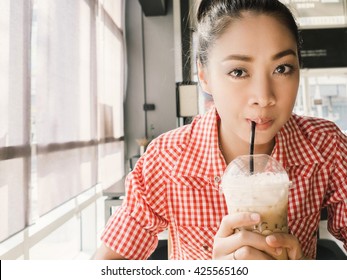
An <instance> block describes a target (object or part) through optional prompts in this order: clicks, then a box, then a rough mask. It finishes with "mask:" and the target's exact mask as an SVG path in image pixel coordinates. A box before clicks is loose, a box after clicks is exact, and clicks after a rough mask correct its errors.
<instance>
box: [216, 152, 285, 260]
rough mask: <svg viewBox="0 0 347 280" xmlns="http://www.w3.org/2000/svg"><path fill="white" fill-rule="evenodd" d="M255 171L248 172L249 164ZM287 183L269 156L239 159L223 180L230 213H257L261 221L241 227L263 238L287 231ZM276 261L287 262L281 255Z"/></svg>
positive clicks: (229, 168)
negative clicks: (259, 234)
mask: <svg viewBox="0 0 347 280" xmlns="http://www.w3.org/2000/svg"><path fill="white" fill-rule="evenodd" d="M250 157H253V158H252V164H254V171H253V172H252V174H250V172H249V164H250V162H251V160H250ZM289 185H290V181H289V178H288V175H287V173H286V171H285V170H284V169H283V167H282V166H281V165H280V163H278V162H277V161H276V160H275V159H274V158H272V157H270V156H268V155H254V156H241V157H238V158H236V159H235V160H234V161H233V162H231V163H230V164H229V165H228V167H227V169H226V171H225V173H224V175H223V178H222V189H223V193H224V196H225V200H226V203H227V207H228V212H229V214H232V213H236V212H257V213H259V214H260V217H261V222H260V223H259V224H258V225H255V226H252V227H248V228H244V229H247V230H251V231H254V232H258V233H261V234H263V235H269V234H272V233H274V232H285V233H286V232H288V226H287V208H288V188H289ZM278 259H287V255H286V253H285V250H284V253H283V254H282V255H281V256H279V257H278Z"/></svg>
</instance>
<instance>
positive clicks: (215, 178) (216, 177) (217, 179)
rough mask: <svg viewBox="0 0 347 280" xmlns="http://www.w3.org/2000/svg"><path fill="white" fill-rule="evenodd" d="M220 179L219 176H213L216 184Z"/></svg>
mask: <svg viewBox="0 0 347 280" xmlns="http://www.w3.org/2000/svg"><path fill="white" fill-rule="evenodd" d="M220 181H221V178H220V177H219V176H215V177H214V183H215V184H216V185H218V184H219V183H220Z"/></svg>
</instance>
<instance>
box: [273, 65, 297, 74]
mask: <svg viewBox="0 0 347 280" xmlns="http://www.w3.org/2000/svg"><path fill="white" fill-rule="evenodd" d="M292 71H293V66H292V65H289V64H283V65H280V66H278V67H277V68H276V69H275V73H277V74H290V73H291V72H292Z"/></svg>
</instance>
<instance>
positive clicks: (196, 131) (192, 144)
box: [171, 107, 226, 180]
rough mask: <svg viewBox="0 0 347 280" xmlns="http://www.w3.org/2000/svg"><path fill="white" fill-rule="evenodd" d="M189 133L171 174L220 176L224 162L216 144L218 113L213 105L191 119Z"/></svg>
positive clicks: (214, 177)
mask: <svg viewBox="0 0 347 280" xmlns="http://www.w3.org/2000/svg"><path fill="white" fill-rule="evenodd" d="M190 133H191V134H190V136H191V137H190V140H189V142H188V143H187V145H186V147H185V149H184V150H183V152H182V154H181V156H180V159H179V160H178V162H177V164H176V166H175V167H174V169H173V170H172V173H171V174H172V175H175V176H187V177H201V178H205V179H207V180H216V178H218V177H221V176H222V175H223V172H224V170H225V168H226V163H225V160H224V158H223V156H222V153H221V152H220V150H219V145H218V143H219V141H218V113H217V111H216V109H215V107H213V108H211V109H210V110H209V111H208V112H207V113H206V114H205V115H203V116H201V117H197V118H195V119H194V120H193V122H192V124H191V132H190Z"/></svg>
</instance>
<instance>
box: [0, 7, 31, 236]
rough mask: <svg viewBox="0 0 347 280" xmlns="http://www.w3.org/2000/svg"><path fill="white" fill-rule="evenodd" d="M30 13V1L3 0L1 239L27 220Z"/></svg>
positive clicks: (0, 35)
mask: <svg viewBox="0 0 347 280" xmlns="http://www.w3.org/2000/svg"><path fill="white" fill-rule="evenodd" d="M29 15H30V7H29V5H28V1H22V0H1V1H0V98H1V102H0V224H1V226H0V241H2V240H4V239H5V238H7V237H8V236H10V235H12V234H14V233H15V232H17V231H19V230H21V229H23V228H24V227H25V224H26V210H27V208H26V206H27V190H28V186H29V178H30V171H29V170H30V160H29V154H30V146H29V122H30V118H29V116H30V111H29V108H30V102H29V100H28V98H27V96H28V92H29V91H28V89H29V86H30V84H29V82H28V81H29V79H28V77H29V72H28V64H27V63H28V50H29V49H30V48H29V29H28V28H27V27H28V26H30V17H29Z"/></svg>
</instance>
